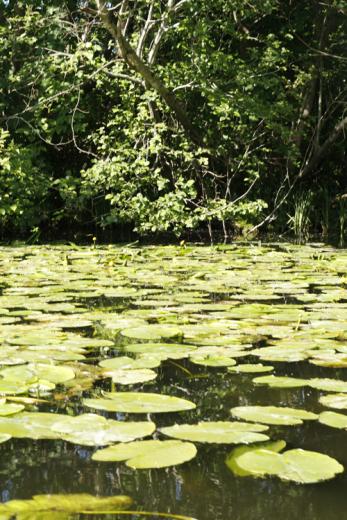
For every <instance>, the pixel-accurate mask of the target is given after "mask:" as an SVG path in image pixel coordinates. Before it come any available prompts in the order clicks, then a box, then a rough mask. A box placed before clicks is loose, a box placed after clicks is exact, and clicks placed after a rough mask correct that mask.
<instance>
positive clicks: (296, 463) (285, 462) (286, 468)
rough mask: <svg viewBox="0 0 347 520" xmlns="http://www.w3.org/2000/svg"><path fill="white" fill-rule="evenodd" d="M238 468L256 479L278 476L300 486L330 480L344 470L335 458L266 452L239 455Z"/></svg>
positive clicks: (300, 452)
mask: <svg viewBox="0 0 347 520" xmlns="http://www.w3.org/2000/svg"><path fill="white" fill-rule="evenodd" d="M236 457H237V460H236V462H237V466H238V467H239V468H240V469H241V470H243V471H244V472H245V473H248V474H249V475H252V476H255V477H266V476H272V475H273V476H277V477H279V478H280V479H282V480H289V481H292V482H296V483H298V484H313V483H316V482H320V481H322V480H329V479H332V478H334V477H335V475H337V474H339V473H342V472H343V470H344V468H343V466H342V465H341V464H339V462H337V461H336V460H335V459H333V458H332V457H329V456H328V455H324V454H322V453H318V452H315V451H307V450H302V449H295V450H289V451H286V452H285V453H283V454H280V453H276V452H274V451H272V450H269V449H266V448H260V449H256V450H249V451H245V452H244V453H242V454H238V455H236Z"/></svg>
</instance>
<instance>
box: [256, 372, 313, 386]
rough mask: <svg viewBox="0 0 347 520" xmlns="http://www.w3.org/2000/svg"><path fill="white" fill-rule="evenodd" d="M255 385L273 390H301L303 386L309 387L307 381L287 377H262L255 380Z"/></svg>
mask: <svg viewBox="0 0 347 520" xmlns="http://www.w3.org/2000/svg"><path fill="white" fill-rule="evenodd" d="M253 383H256V384H260V385H268V386H270V387H273V388H300V387H301V386H307V385H308V380H307V379H300V378H298V377H287V376H282V377H281V376H274V375H271V376H260V377H256V378H255V379H253Z"/></svg>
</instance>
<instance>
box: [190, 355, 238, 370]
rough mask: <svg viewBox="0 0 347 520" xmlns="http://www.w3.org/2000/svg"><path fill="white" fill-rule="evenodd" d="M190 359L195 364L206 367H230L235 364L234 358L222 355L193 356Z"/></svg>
mask: <svg viewBox="0 0 347 520" xmlns="http://www.w3.org/2000/svg"><path fill="white" fill-rule="evenodd" d="M190 361H191V362H192V363H194V364H195V365H203V366H207V367H230V366H233V365H236V361H235V359H232V358H230V357H224V356H201V357H199V356H194V357H190Z"/></svg>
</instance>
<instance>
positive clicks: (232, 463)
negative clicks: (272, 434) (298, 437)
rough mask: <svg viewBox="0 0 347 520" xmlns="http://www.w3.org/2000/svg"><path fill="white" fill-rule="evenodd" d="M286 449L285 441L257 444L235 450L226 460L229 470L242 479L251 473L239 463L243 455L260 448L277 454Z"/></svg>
mask: <svg viewBox="0 0 347 520" xmlns="http://www.w3.org/2000/svg"><path fill="white" fill-rule="evenodd" d="M285 447H286V442H285V441H275V442H272V441H270V442H266V443H263V444H257V445H255V446H238V447H237V448H234V449H233V450H232V451H231V453H229V455H228V457H227V458H226V460H225V463H226V465H227V466H228V468H229V469H230V470H231V471H232V472H233V473H235V475H238V476H240V477H247V476H249V472H248V471H245V470H243V469H242V468H240V466H239V465H238V463H237V461H238V458H239V457H240V456H241V455H243V454H244V453H251V452H252V451H254V450H259V449H260V448H264V449H266V450H269V451H273V452H275V453H279V452H280V451H282V450H283V449H284V448H285Z"/></svg>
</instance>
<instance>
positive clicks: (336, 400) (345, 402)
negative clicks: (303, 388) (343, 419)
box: [319, 394, 347, 410]
mask: <svg viewBox="0 0 347 520" xmlns="http://www.w3.org/2000/svg"><path fill="white" fill-rule="evenodd" d="M319 402H320V403H321V404H322V405H323V406H327V407H328V408H336V409H338V410H342V409H347V395H346V394H330V395H322V396H321V397H320V398H319Z"/></svg>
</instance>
